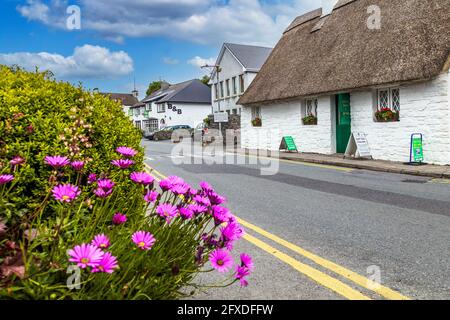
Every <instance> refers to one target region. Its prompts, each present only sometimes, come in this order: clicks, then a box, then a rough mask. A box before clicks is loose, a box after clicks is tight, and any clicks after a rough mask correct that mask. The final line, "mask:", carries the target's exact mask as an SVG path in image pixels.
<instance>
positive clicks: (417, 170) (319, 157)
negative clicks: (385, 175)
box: [237, 149, 450, 179]
mask: <svg viewBox="0 0 450 320" xmlns="http://www.w3.org/2000/svg"><path fill="white" fill-rule="evenodd" d="M237 152H238V153H240V154H251V155H257V154H259V153H261V152H262V153H264V154H266V153H267V151H265V150H264V151H258V150H256V149H247V150H245V149H238V150H237ZM269 156H270V155H269ZM274 156H275V154H274ZM276 156H278V157H279V158H280V159H285V160H292V161H300V162H309V163H320V164H327V165H333V166H340V167H346V168H354V169H364V170H371V171H381V172H390V173H401V174H409V175H416V176H424V177H433V178H443V179H450V166H441V165H431V164H423V165H409V164H405V163H403V162H396V161H384V160H371V159H355V158H344V156H343V155H340V154H333V155H324V154H317V153H297V152H279V153H276Z"/></svg>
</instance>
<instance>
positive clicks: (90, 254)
mask: <svg viewBox="0 0 450 320" xmlns="http://www.w3.org/2000/svg"><path fill="white" fill-rule="evenodd" d="M103 255H104V253H103V251H101V250H100V249H99V248H97V247H96V246H94V245H91V244H85V243H83V244H82V245H79V246H75V247H74V248H73V249H71V250H69V256H70V257H71V258H70V259H69V261H71V262H76V263H77V266H79V267H80V268H82V269H85V268H87V267H96V266H98V264H99V263H100V261H101V260H102V259H103Z"/></svg>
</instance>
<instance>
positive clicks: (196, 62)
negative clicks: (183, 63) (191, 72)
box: [187, 56, 216, 68]
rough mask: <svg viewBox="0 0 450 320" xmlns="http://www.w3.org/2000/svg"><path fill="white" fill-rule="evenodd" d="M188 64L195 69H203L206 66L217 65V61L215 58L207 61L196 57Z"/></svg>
mask: <svg viewBox="0 0 450 320" xmlns="http://www.w3.org/2000/svg"><path fill="white" fill-rule="evenodd" d="M187 63H188V64H191V65H193V66H195V67H199V68H201V67H203V66H205V65H209V66H211V65H214V64H215V63H216V59H215V58H208V59H205V58H202V57H199V56H196V57H194V58H192V59H190V60H189V61H188V62H187Z"/></svg>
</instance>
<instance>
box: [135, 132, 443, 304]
mask: <svg viewBox="0 0 450 320" xmlns="http://www.w3.org/2000/svg"><path fill="white" fill-rule="evenodd" d="M143 146H144V147H145V149H146V155H147V157H148V159H147V160H146V163H147V164H149V165H150V166H151V167H152V168H154V169H156V170H157V171H158V172H159V173H161V174H163V175H166V176H169V175H178V176H180V177H182V178H184V179H185V180H186V181H187V182H189V183H191V184H193V185H195V184H198V182H200V181H202V180H205V181H208V182H209V183H210V184H212V185H213V186H214V187H215V189H216V190H217V191H218V192H219V193H221V194H223V195H224V196H226V197H227V198H228V207H229V208H230V209H231V210H232V212H233V213H234V214H236V215H237V216H238V217H239V218H241V219H243V220H244V221H246V222H249V223H251V224H252V225H254V226H257V227H258V228H260V230H263V231H264V232H268V233H269V237H267V234H266V236H265V235H264V234H263V233H261V232H255V231H254V230H252V229H249V228H246V231H247V232H248V234H249V235H250V236H251V237H252V238H250V239H247V240H242V241H241V243H240V244H239V245H238V246H237V248H236V251H237V252H240V251H245V252H247V253H249V254H251V255H252V256H253V257H254V258H255V262H256V266H257V269H256V271H255V273H254V274H253V276H252V277H251V278H250V279H249V280H250V286H249V287H247V288H242V289H241V288H240V287H239V286H238V285H236V286H233V287H230V288H226V289H208V290H207V291H206V292H204V293H199V294H198V295H197V296H196V298H198V299H345V298H348V295H347V296H346V295H345V294H343V292H344V293H345V292H348V290H347V289H345V288H344V289H345V290H344V289H339V288H338V287H339V284H334V283H333V282H332V281H331V282H330V279H329V278H330V277H332V279H337V280H338V281H339V283H342V284H344V286H345V285H346V286H348V287H349V288H350V289H351V290H355V291H357V292H360V293H361V294H363V295H364V296H365V297H368V298H371V299H383V298H392V294H387V295H380V294H379V292H374V290H372V289H370V288H367V287H364V286H361V285H360V284H358V283H357V281H353V280H352V279H354V278H352V277H350V276H346V275H348V274H349V273H348V272H347V271H348V270H350V272H355V273H356V274H357V275H360V276H363V277H366V278H370V279H374V280H376V279H377V277H375V278H373V276H374V275H375V276H377V275H378V273H377V271H379V272H380V273H379V275H380V280H381V285H382V286H383V288H386V290H389V289H392V290H394V291H395V292H397V293H399V294H401V295H403V296H404V297H409V298H411V299H449V298H450V197H449V195H450V184H449V183H448V181H444V180H434V179H431V178H423V177H416V176H408V175H399V174H390V173H380V172H370V171H364V170H351V169H343V168H337V167H328V166H318V165H313V164H303V163H291V162H284V161H282V162H280V163H279V170H278V172H277V173H276V174H274V175H261V170H260V169H261V165H254V164H253V165H250V164H230V163H227V164H206V163H198V162H202V161H200V160H201V158H200V157H199V156H194V157H191V156H189V155H190V153H189V152H187V153H186V154H187V155H188V156H185V157H183V156H177V155H174V154H173V153H172V151H173V148H174V146H176V147H177V148H180V145H174V144H172V143H170V142H150V141H143ZM192 153H194V152H192ZM186 154H185V155H186ZM237 160H239V161H241V162H242V161H243V160H247V161H250V159H245V158H244V157H242V156H237V157H236V158H235V162H236V161H237ZM253 160H254V159H253ZM180 162H183V163H180ZM193 162H197V163H193ZM271 164H272V165H274V164H273V163H271ZM272 236H275V237H279V238H281V239H282V240H284V241H285V243H284V244H283V243H280V242H275V241H276V240H275V241H274V239H278V238H274V237H272ZM255 238H256V239H257V240H254V239H255ZM252 239H253V240H252ZM258 240H259V242H261V241H262V242H263V244H262V245H258V243H259V242H258ZM255 241H256V242H255ZM255 243H256V245H255ZM292 246H297V247H298V248H300V250H306V252H307V254H304V253H303V252H302V251H298V250H297V251H295V250H293V249H292ZM267 248H269V249H267ZM265 249H266V250H265ZM275 251H276V252H277V253H275V254H274V252H275ZM280 253H281V255H283V254H284V256H281V257H280ZM309 253H312V254H315V255H316V256H318V257H319V258H320V259H325V260H324V261H325V262H324V261H322V260H317V259H316V260H314V259H311V257H309V256H308V254H309ZM286 256H287V257H286ZM292 260H294V262H295V261H296V263H297V262H298V263H301V264H302V266H303V267H302V266H300V267H298V266H297V265H296V264H295V263H293V262H292ZM328 262H332V263H334V264H333V266H332V267H329V264H328V265H327V263H328ZM296 266H297V267H296ZM305 266H306V267H305ZM308 266H309V267H312V268H314V270H317V271H319V273H320V274H319V275H316V274H315V273H311V272H309V268H308ZM339 268H345V269H343V270H344V271H342V272H341V273H340V274H339V272H336V270H338V269H339ZM339 270H341V269H339ZM220 279H221V278H220V276H218V275H217V274H214V275H210V274H207V275H201V277H200V279H199V281H200V282H208V281H209V282H211V281H217V280H220ZM368 284H370V282H369V283H368ZM346 290H347V291H346ZM394 297H395V296H394Z"/></svg>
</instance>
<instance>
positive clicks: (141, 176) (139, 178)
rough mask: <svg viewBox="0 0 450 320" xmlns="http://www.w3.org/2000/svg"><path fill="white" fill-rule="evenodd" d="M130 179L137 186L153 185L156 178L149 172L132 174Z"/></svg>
mask: <svg viewBox="0 0 450 320" xmlns="http://www.w3.org/2000/svg"><path fill="white" fill-rule="evenodd" d="M130 179H131V180H132V181H133V182H136V183H137V184H143V185H145V186H146V185H149V184H151V183H153V181H154V180H155V178H153V177H152V176H151V175H149V174H148V173H147V172H132V173H131V174H130Z"/></svg>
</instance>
